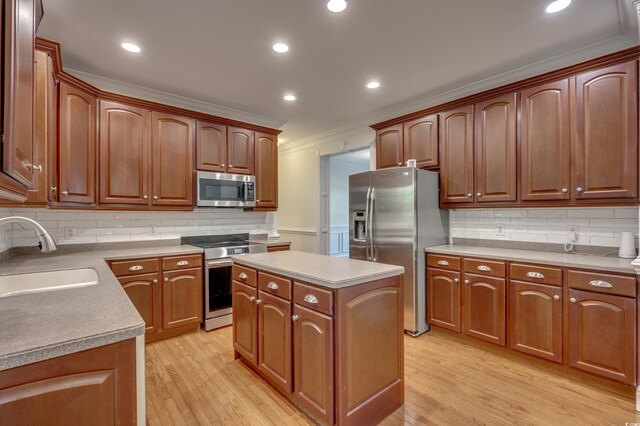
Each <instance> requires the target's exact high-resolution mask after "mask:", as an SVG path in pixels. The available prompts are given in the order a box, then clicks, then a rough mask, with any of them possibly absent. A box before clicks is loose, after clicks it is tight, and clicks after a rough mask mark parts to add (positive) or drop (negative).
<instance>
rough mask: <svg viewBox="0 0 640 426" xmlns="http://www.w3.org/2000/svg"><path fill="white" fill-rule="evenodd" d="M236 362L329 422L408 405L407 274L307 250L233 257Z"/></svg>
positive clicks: (374, 419)
mask: <svg viewBox="0 0 640 426" xmlns="http://www.w3.org/2000/svg"><path fill="white" fill-rule="evenodd" d="M232 259H233V262H234V266H233V273H232V274H233V284H232V287H233V289H232V293H233V345H234V350H235V356H236V358H237V359H238V358H239V359H241V360H242V361H243V362H244V363H245V364H246V365H247V366H249V367H250V368H251V369H253V370H254V371H255V372H256V373H257V374H258V375H260V376H261V377H263V378H264V379H266V380H267V381H268V382H269V383H270V384H271V385H272V386H274V387H275V388H276V389H278V390H279V391H280V392H281V393H282V394H283V395H285V396H286V397H287V398H288V399H290V400H291V401H292V402H293V403H294V404H295V405H296V406H298V407H299V408H301V409H302V410H303V411H304V412H306V413H307V414H308V415H309V416H311V417H312V418H314V419H315V420H316V421H318V422H320V423H322V424H330V425H331V424H338V425H347V424H349V425H350V424H367V425H371V424H376V423H378V422H380V421H381V420H382V419H384V418H385V417H386V416H388V415H389V414H391V413H392V412H393V411H395V410H396V409H397V408H399V407H401V406H402V405H403V403H404V387H403V386H404V377H403V376H404V363H403V355H404V351H403V321H402V320H403V311H402V306H403V299H402V282H403V280H402V278H403V273H404V269H403V268H402V267H398V266H392V265H384V264H379V263H372V262H364V261H359V260H351V259H340V258H334V257H329V256H323V255H318V254H312V253H304V252H298V251H283V252H273V253H261V254H250V255H244V256H232Z"/></svg>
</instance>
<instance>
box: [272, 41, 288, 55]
mask: <svg viewBox="0 0 640 426" xmlns="http://www.w3.org/2000/svg"><path fill="white" fill-rule="evenodd" d="M273 50H274V51H276V52H278V53H287V52H288V51H289V46H287V45H286V44H284V43H276V44H274V45H273Z"/></svg>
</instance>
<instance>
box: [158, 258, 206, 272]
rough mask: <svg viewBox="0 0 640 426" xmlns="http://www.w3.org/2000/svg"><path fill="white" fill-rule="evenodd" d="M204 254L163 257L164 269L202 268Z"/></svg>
mask: <svg viewBox="0 0 640 426" xmlns="http://www.w3.org/2000/svg"><path fill="white" fill-rule="evenodd" d="M201 267H202V256H201V255H199V254H198V255H194V256H174V257H165V258H163V259H162V269H163V270H164V271H173V270H176V269H188V268H201Z"/></svg>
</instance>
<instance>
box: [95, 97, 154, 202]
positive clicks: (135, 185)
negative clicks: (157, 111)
mask: <svg viewBox="0 0 640 426" xmlns="http://www.w3.org/2000/svg"><path fill="white" fill-rule="evenodd" d="M98 145H99V152H100V161H99V164H100V169H99V171H100V172H99V175H100V203H104V204H108V203H118V204H148V203H149V200H148V193H149V192H148V182H149V169H148V165H149V111H147V110H145V109H142V108H136V107H132V106H129V105H124V104H120V103H116V102H108V101H100V137H99V140H98Z"/></svg>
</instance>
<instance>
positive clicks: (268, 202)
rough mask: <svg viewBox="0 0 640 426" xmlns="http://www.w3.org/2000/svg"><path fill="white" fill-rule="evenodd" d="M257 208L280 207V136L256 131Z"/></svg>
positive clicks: (272, 208) (274, 208) (271, 208)
mask: <svg viewBox="0 0 640 426" xmlns="http://www.w3.org/2000/svg"><path fill="white" fill-rule="evenodd" d="M255 166H256V209H258V210H276V209H277V208H278V137H277V136H276V135H272V134H268V133H259V132H256V133H255Z"/></svg>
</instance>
